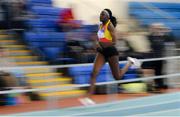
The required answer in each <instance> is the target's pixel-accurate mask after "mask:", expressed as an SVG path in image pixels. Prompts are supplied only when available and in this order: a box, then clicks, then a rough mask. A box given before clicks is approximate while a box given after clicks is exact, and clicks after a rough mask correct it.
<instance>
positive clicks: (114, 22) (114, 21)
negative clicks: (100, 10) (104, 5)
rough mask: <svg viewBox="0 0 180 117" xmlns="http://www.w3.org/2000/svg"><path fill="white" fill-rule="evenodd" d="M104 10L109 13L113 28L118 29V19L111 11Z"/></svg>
mask: <svg viewBox="0 0 180 117" xmlns="http://www.w3.org/2000/svg"><path fill="white" fill-rule="evenodd" d="M104 10H106V11H107V12H108V13H109V18H110V20H111V22H112V24H113V26H114V27H116V25H117V20H116V17H114V16H113V15H112V12H111V10H110V9H104Z"/></svg>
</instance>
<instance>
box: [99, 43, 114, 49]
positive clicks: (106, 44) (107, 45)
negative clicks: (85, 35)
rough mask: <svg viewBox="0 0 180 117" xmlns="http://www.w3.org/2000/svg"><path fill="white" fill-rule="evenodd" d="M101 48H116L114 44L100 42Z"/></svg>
mask: <svg viewBox="0 0 180 117" xmlns="http://www.w3.org/2000/svg"><path fill="white" fill-rule="evenodd" d="M99 44H100V46H101V47H103V48H107V47H111V46H114V43H113V42H99Z"/></svg>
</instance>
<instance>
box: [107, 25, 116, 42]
mask: <svg viewBox="0 0 180 117" xmlns="http://www.w3.org/2000/svg"><path fill="white" fill-rule="evenodd" d="M108 30H109V32H110V33H111V36H112V42H113V44H116V32H115V28H114V26H113V24H112V23H110V24H109V25H108Z"/></svg>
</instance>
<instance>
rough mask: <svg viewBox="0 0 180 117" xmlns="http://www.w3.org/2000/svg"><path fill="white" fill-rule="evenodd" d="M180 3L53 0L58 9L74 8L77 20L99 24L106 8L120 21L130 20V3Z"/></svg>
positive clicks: (119, 0)
mask: <svg viewBox="0 0 180 117" xmlns="http://www.w3.org/2000/svg"><path fill="white" fill-rule="evenodd" d="M129 1H137V2H180V0H53V4H54V6H56V7H71V8H73V11H74V14H75V17H76V19H78V20H83V21H84V23H87V24H94V23H98V22H99V14H100V12H101V11H102V10H103V9H104V8H109V9H111V10H112V12H113V13H114V16H116V17H117V18H118V19H126V18H128V7H127V5H128V2H129Z"/></svg>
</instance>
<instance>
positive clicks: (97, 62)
mask: <svg viewBox="0 0 180 117" xmlns="http://www.w3.org/2000/svg"><path fill="white" fill-rule="evenodd" d="M104 64H105V58H104V56H103V55H102V54H101V53H97V56H96V58H95V61H94V66H93V71H92V74H91V80H90V88H89V91H88V94H89V95H91V94H93V93H94V90H95V83H96V77H97V75H98V73H99V71H100V70H101V68H102V66H103V65H104Z"/></svg>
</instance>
